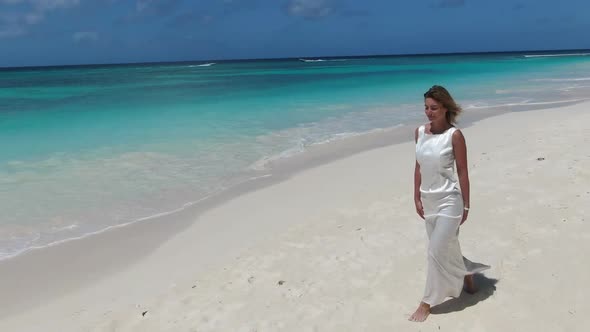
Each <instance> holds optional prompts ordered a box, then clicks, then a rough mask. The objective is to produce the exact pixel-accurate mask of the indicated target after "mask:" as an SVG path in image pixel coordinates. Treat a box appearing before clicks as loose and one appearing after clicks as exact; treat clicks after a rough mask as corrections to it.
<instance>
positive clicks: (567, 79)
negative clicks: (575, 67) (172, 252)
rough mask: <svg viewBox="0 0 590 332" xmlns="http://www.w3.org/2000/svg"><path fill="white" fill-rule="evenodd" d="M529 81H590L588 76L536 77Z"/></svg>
mask: <svg viewBox="0 0 590 332" xmlns="http://www.w3.org/2000/svg"><path fill="white" fill-rule="evenodd" d="M531 81H535V82H583V81H590V77H577V78H537V79H534V80H531Z"/></svg>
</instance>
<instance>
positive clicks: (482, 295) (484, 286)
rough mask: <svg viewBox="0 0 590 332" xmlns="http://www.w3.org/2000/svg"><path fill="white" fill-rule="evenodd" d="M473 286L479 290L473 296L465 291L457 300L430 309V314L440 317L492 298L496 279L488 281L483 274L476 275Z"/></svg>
mask: <svg viewBox="0 0 590 332" xmlns="http://www.w3.org/2000/svg"><path fill="white" fill-rule="evenodd" d="M473 279H474V281H475V285H476V286H477V288H478V289H479V290H478V292H477V293H475V294H469V293H466V292H465V291H463V292H461V295H460V296H459V297H458V298H455V299H451V300H448V301H446V302H443V303H441V304H439V305H437V306H435V307H432V309H430V312H431V314H433V315H440V314H448V313H450V312H455V311H462V310H464V309H465V308H468V307H471V306H474V305H476V304H478V303H479V302H481V301H484V300H485V299H487V298H488V297H490V296H492V295H493V294H494V292H495V291H496V284H497V283H498V279H490V278H487V277H486V276H484V275H483V274H480V273H476V274H474V275H473Z"/></svg>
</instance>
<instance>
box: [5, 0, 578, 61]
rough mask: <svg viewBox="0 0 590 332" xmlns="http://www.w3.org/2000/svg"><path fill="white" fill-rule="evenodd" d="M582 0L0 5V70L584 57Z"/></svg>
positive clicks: (134, 0) (18, 0)
mask: <svg viewBox="0 0 590 332" xmlns="http://www.w3.org/2000/svg"><path fill="white" fill-rule="evenodd" d="M588 31H590V1H588V0H561V1H557V0H495V1H489V0H364V1H360V0H193V1H189V0H0V67H16V66H41V65H67V64H95V63H128V62H157V61H191V60H195V61H199V60H221V59H252V58H254V59H255V58H284V57H321V56H352V55H378V54H379V55H385V54H422V53H453V52H493V51H519V50H557V49H589V48H590V37H588V36H587V33H588Z"/></svg>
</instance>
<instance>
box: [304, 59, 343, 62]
mask: <svg viewBox="0 0 590 332" xmlns="http://www.w3.org/2000/svg"><path fill="white" fill-rule="evenodd" d="M299 61H303V62H338V61H348V59H299Z"/></svg>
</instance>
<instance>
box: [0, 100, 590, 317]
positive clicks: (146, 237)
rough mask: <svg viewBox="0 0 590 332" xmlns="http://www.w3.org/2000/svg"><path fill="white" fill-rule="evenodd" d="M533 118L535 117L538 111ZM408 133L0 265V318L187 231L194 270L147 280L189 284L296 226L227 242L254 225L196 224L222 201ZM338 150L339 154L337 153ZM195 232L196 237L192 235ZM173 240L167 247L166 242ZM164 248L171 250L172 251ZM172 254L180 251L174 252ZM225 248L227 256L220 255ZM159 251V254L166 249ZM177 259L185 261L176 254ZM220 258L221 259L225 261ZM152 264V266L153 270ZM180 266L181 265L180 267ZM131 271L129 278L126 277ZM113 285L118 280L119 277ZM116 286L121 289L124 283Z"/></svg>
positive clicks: (322, 156)
mask: <svg viewBox="0 0 590 332" xmlns="http://www.w3.org/2000/svg"><path fill="white" fill-rule="evenodd" d="M581 105H586V106H590V103H581V104H577V107H582V106H581ZM562 107H567V105H566V106H563V105H562ZM551 108H553V107H551ZM534 111H538V109H535V110H534ZM518 112H519V111H518ZM488 113H489V114H483V115H482V114H479V115H482V117H477V116H475V115H473V114H471V115H469V114H466V115H464V116H463V117H462V118H461V120H462V121H461V125H460V127H461V129H465V128H469V127H471V126H472V125H473V124H474V123H477V122H478V121H481V120H484V119H489V118H493V117H497V116H503V115H504V114H506V113H507V112H501V113H499V112H498V111H497V110H495V111H493V112H492V111H489V112H488ZM413 129H414V126H413V125H411V126H404V127H401V128H398V130H394V131H393V132H391V133H373V134H368V135H366V136H357V137H352V138H347V139H343V140H340V141H337V142H334V143H329V144H325V145H324V146H317V147H314V148H313V149H310V150H309V151H308V152H306V153H304V154H303V155H301V156H298V157H293V158H294V159H292V160H289V161H284V162H283V163H281V162H278V163H275V164H273V168H272V169H273V175H272V176H270V177H267V178H261V179H258V180H257V181H252V182H247V183H243V184H241V185H240V186H238V187H234V188H232V190H228V191H226V192H222V193H221V194H219V195H216V196H214V197H211V198H210V199H208V200H206V201H205V202H204V203H205V204H201V205H200V206H191V207H189V208H187V209H184V210H182V211H180V212H178V213H174V214H173V215H168V216H164V217H160V218H154V219H151V220H146V221H142V222H137V223H134V224H131V225H128V226H125V227H120V228H117V229H111V230H108V231H105V232H103V233H100V234H97V235H92V236H89V237H86V238H83V239H81V240H72V241H67V242H63V243H61V244H59V245H55V246H52V247H49V248H44V249H39V250H31V251H29V252H27V253H24V254H22V255H19V256H17V257H13V258H11V259H8V260H3V261H0V275H1V276H2V278H3V281H4V282H3V284H2V286H0V289H1V291H2V293H3V294H4V295H5V296H3V298H4V301H3V307H4V308H7V309H6V310H5V311H3V313H2V314H0V318H6V317H10V316H19V314H21V313H22V314H25V316H26V314H27V312H26V311H33V312H34V311H36V310H38V309H39V308H38V307H39V306H42V305H43V304H45V303H49V302H59V301H61V299H62V298H68V297H70V296H69V295H71V294H75V293H80V292H81V290H82V289H88V288H92V287H90V286H91V285H94V284H97V283H103V282H104V281H105V279H108V280H107V281H106V282H107V283H111V285H113V283H115V284H118V283H119V281H113V279H119V278H117V277H116V276H117V275H119V276H120V275H121V274H126V273H127V272H129V271H130V270H132V269H136V268H137V267H138V265H142V266H140V267H139V269H141V270H145V271H152V272H153V269H154V268H157V266H159V265H162V259H164V262H165V260H166V257H167V255H169V254H170V253H171V252H174V251H175V250H168V251H167V253H166V254H158V256H159V260H158V259H151V258H150V260H152V261H153V262H151V263H150V262H147V263H146V262H145V260H143V258H145V257H146V256H148V255H154V253H155V252H157V251H158V250H159V249H160V248H162V247H164V246H166V245H169V244H170V242H176V243H177V244H178V243H190V242H182V241H179V240H178V237H179V236H180V237H182V236H183V235H182V234H181V233H183V232H184V231H185V230H187V229H188V228H191V229H193V231H192V235H193V236H194V235H195V234H197V235H198V234H200V235H199V236H200V238H198V239H192V241H196V242H197V241H203V242H202V243H199V244H198V245H197V244H196V246H197V247H198V248H201V249H203V250H204V253H200V254H197V255H196V256H198V259H196V260H198V261H199V262H200V263H201V265H200V266H196V267H195V266H193V267H191V268H190V269H188V270H189V272H187V271H185V270H183V271H177V272H174V273H169V274H168V273H162V274H161V275H156V276H151V277H150V278H149V279H150V280H152V281H153V280H156V279H163V280H179V279H183V278H191V276H188V277H187V276H186V275H187V274H195V273H196V274H199V273H204V272H205V271H207V270H208V269H209V267H213V266H219V265H223V264H224V262H228V261H231V257H230V256H233V255H234V254H235V252H239V251H241V250H243V249H244V248H247V247H249V246H251V245H253V244H254V243H256V242H257V241H261V240H262V239H264V237H265V236H272V234H276V233H277V232H280V231H282V230H284V229H286V228H288V227H290V226H293V225H296V223H297V221H294V223H289V222H280V223H274V222H273V221H272V220H270V221H266V222H264V223H263V222H261V223H259V224H258V225H255V226H256V227H257V228H258V229H260V230H261V232H260V234H253V232H249V234H250V235H251V236H250V237H248V238H243V237H241V236H240V235H241V233H240V232H239V231H234V233H235V234H230V235H227V234H225V232H224V231H225V230H226V229H227V227H228V226H232V227H237V229H238V230H239V229H242V230H247V229H248V228H250V227H254V225H245V224H240V223H239V222H236V221H231V222H228V223H227V224H224V225H221V224H219V225H210V224H208V225H206V224H205V223H204V222H202V221H201V220H200V217H201V216H202V215H203V214H205V213H206V212H209V211H211V210H213V209H214V208H216V207H220V206H222V205H225V204H227V203H228V202H231V201H234V200H236V199H240V198H243V197H244V196H245V195H247V194H252V193H254V192H256V191H260V190H266V189H268V188H271V187H273V186H276V185H278V184H281V183H283V182H286V181H287V180H289V179H291V178H292V177H294V176H296V175H298V174H299V173H302V172H307V171H310V170H311V169H314V168H316V167H318V166H323V165H328V164H330V163H332V162H335V161H338V160H341V159H346V158H349V157H352V156H355V155H357V154H361V153H367V152H369V151H373V150H376V149H380V148H388V147H392V146H396V145H400V144H403V143H407V142H408V141H411V140H412V139H413ZM338 145H340V147H337V146H338ZM412 164H413V163H412ZM199 231H203V232H202V233H199ZM207 232H209V233H207ZM211 236H212V237H211ZM175 237H176V239H175V241H169V240H171V239H173V238H175ZM185 240H186V239H185ZM220 240H222V241H220ZM223 241H230V243H232V245H233V248H230V249H227V248H226V246H225V245H224V243H225V242H223ZM231 241H234V242H231ZM107 244H110V246H108V247H107V246H105V245H107ZM172 247H173V248H174V245H172ZM174 249H178V250H182V248H181V247H177V248H174ZM193 249H194V248H193ZM225 249H227V252H225V253H224V252H223V251H224V250H225ZM232 250H233V251H232ZM164 251H165V252H166V250H164ZM230 251H232V252H230ZM210 253H214V254H215V257H211V256H213V255H211V256H209V257H208V255H207V254H210ZM179 255H180V256H183V255H186V254H182V253H179ZM180 256H179V257H180ZM221 256H225V258H222V257H221ZM184 258H186V256H184V257H183V258H178V260H179V261H183V259H184ZM178 260H175V259H170V261H168V262H165V264H163V265H165V266H168V267H170V268H173V267H174V266H178V265H179V261H178ZM142 261H143V262H142ZM154 262H158V263H157V264H155V263H154ZM180 265H181V266H182V264H180ZM162 268H164V267H162ZM136 272H137V271H134V273H136ZM164 272H166V271H164ZM120 279H121V280H123V278H120ZM120 282H121V283H122V284H125V282H124V281H120ZM149 283H150V281H148V282H147V284H145V283H144V284H143V285H139V286H138V287H137V288H138V289H141V288H143V287H146V286H147V285H149ZM103 284H104V283H103ZM15 286H16V287H15ZM121 287H123V286H121ZM123 289H125V288H123ZM143 296H146V297H148V298H149V297H152V296H153V294H144V295H143ZM74 298H75V296H74ZM70 300H71V299H70ZM67 301H68V300H67V299H66V302H67ZM74 302H75V301H74Z"/></svg>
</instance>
